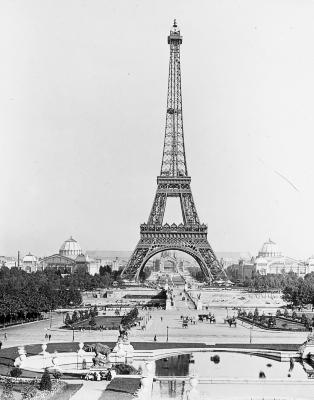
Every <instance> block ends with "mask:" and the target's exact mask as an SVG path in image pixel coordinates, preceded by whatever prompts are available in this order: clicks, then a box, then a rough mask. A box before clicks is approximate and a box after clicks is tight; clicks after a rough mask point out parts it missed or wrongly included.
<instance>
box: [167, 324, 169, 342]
mask: <svg viewBox="0 0 314 400" xmlns="http://www.w3.org/2000/svg"><path fill="white" fill-rule="evenodd" d="M168 340H169V326H167V342H168Z"/></svg>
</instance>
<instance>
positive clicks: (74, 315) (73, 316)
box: [72, 310, 79, 324]
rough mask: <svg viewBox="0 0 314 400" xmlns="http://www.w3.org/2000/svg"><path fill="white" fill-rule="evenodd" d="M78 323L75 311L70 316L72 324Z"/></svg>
mask: <svg viewBox="0 0 314 400" xmlns="http://www.w3.org/2000/svg"><path fill="white" fill-rule="evenodd" d="M78 321H79V315H78V312H77V311H76V310H75V311H74V312H73V314H72V324H75V323H76V322H78Z"/></svg>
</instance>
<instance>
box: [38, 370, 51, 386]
mask: <svg viewBox="0 0 314 400" xmlns="http://www.w3.org/2000/svg"><path fill="white" fill-rule="evenodd" d="M51 388H52V385H51V379H50V374H49V372H48V370H47V369H45V371H44V373H43V374H42V377H41V380H40V384H39V389H40V390H49V391H51Z"/></svg>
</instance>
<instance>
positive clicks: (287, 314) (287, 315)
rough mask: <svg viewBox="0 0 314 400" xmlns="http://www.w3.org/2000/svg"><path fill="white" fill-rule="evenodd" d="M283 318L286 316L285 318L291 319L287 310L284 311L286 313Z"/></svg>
mask: <svg viewBox="0 0 314 400" xmlns="http://www.w3.org/2000/svg"><path fill="white" fill-rule="evenodd" d="M283 316H284V317H285V318H288V317H289V313H288V310H287V308H285V311H284V313H283Z"/></svg>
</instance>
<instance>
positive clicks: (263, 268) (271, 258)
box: [254, 239, 307, 276]
mask: <svg viewBox="0 0 314 400" xmlns="http://www.w3.org/2000/svg"><path fill="white" fill-rule="evenodd" d="M254 265H255V271H256V272H259V273H260V274H261V275H267V274H282V273H289V272H294V273H296V274H297V275H298V276H304V275H306V274H307V268H306V265H305V263H304V262H302V261H299V260H295V259H294V258H291V257H287V256H284V255H283V254H282V253H281V252H280V251H279V250H278V247H277V244H276V243H275V242H273V241H272V240H271V239H268V240H267V241H266V242H265V243H264V244H263V246H262V248H261V250H260V251H259V252H258V255H257V257H256V259H255V263H254Z"/></svg>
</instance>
